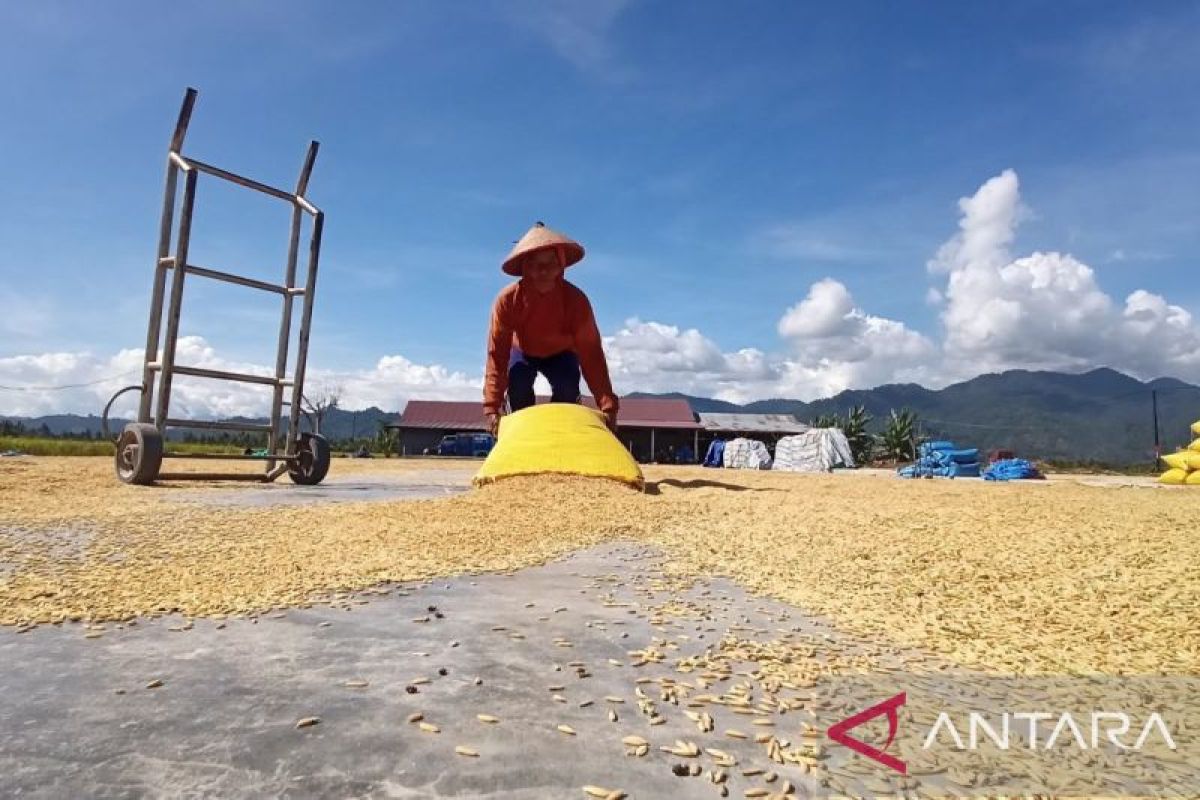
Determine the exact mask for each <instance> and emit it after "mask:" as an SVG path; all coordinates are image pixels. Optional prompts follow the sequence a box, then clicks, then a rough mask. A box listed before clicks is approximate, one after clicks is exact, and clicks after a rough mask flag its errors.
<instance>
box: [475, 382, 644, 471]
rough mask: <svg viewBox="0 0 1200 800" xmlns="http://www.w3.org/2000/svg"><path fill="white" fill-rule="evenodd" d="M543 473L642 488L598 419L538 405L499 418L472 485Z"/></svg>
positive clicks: (570, 406)
mask: <svg viewBox="0 0 1200 800" xmlns="http://www.w3.org/2000/svg"><path fill="white" fill-rule="evenodd" d="M547 472H553V473H560V474H565V475H588V476H593V477H597V478H611V479H612V480H615V481H621V482H622V483H627V484H629V485H630V486H633V487H635V488H637V489H641V488H642V487H643V486H644V483H645V481H644V479H643V478H642V471H641V469H640V468H639V467H638V465H637V462H636V461H634V460H633V456H631V455H630V454H629V451H628V450H626V449H625V448H624V447H623V446H622V445H621V443H620V441H618V440H617V437H615V436H613V435H612V432H611V431H610V430H609V429H608V427H607V426H606V425H605V424H604V415H603V414H601V413H600V412H599V411H596V410H594V409H591V408H588V407H587V406H581V405H576V404H574V403H542V404H540V405H534V406H530V407H528V408H523V409H521V410H520V411H517V412H515V413H512V414H508V415H506V416H504V417H501V418H500V430H499V436H498V437H497V439H496V446H495V447H493V448H492V452H491V453H490V454H488V457H487V460H485V461H484V462H483V466H482V467H481V468H480V469H479V473H478V474H476V476H475V480H474V484H475V485H476V486H482V485H483V484H485V483H490V482H492V481H495V480H499V479H501V478H508V477H511V476H513V475H538V474H541V473H547Z"/></svg>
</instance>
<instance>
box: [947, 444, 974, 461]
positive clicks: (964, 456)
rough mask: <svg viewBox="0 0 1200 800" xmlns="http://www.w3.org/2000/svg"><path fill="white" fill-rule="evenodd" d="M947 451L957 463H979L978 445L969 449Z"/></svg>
mask: <svg viewBox="0 0 1200 800" xmlns="http://www.w3.org/2000/svg"><path fill="white" fill-rule="evenodd" d="M946 453H947V455H949V456H950V460H951V461H953V462H954V463H955V464H978V463H979V448H977V447H972V448H970V449H968V450H948V451H946Z"/></svg>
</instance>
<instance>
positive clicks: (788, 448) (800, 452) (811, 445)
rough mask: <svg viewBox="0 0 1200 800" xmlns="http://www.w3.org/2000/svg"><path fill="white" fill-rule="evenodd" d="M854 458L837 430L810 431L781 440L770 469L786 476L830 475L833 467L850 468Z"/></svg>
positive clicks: (847, 444) (815, 429)
mask: <svg viewBox="0 0 1200 800" xmlns="http://www.w3.org/2000/svg"><path fill="white" fill-rule="evenodd" d="M853 466H854V456H853V455H851V454H850V443H849V442H848V441H846V434H844V433H842V432H841V430H839V429H837V428H813V429H811V430H809V431H806V432H805V433H800V434H796V435H795V436H784V437H783V438H782V439H780V440H779V442H778V443H777V444H776V445H775V465H774V466H773V467H772V469H779V470H786V471H788V472H830V471H832V470H833V468H834V467H853Z"/></svg>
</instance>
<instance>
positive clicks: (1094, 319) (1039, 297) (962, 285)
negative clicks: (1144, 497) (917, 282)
mask: <svg viewBox="0 0 1200 800" xmlns="http://www.w3.org/2000/svg"><path fill="white" fill-rule="evenodd" d="M959 208H960V209H961V211H962V218H961V219H960V221H959V232H958V233H957V234H956V235H955V236H954V237H952V238H951V239H950V240H949V241H947V242H946V243H945V244H944V245H942V247H941V249H940V250H939V251H938V254H937V256H936V257H935V258H934V259H933V260H931V261H930V262H929V264H928V267H929V270H930V272H932V273H933V274H935V275H944V276H945V277H946V287H945V289H944V290H939V291H941V293H942V294H943V295H944V299H945V305H944V309H943V311H942V324H943V330H944V339H943V350H944V353H945V357H946V368H945V378H947V379H951V378H965V377H970V376H972V375H976V374H979V373H980V372H986V371H994V370H1002V369H1010V368H1021V367H1025V368H1042V369H1066V370H1077V369H1086V368H1091V367H1096V366H1102V365H1103V366H1111V367H1114V368H1116V369H1120V370H1122V371H1125V372H1128V373H1131V374H1133V375H1136V376H1139V377H1142V378H1150V377H1157V376H1158V375H1162V374H1172V375H1177V376H1179V377H1182V378H1185V379H1190V380H1195V379H1197V378H1200V372H1198V370H1197V364H1198V360H1200V331H1198V330H1197V328H1196V326H1195V325H1194V323H1193V320H1192V317H1191V315H1190V314H1188V312H1187V311H1185V310H1184V309H1182V308H1180V307H1178V306H1172V305H1170V304H1168V303H1167V302H1166V301H1165V300H1164V299H1163V298H1161V297H1158V296H1157V295H1153V294H1150V293H1148V292H1145V291H1142V290H1138V291H1135V292H1133V293H1132V294H1130V295H1129V297H1128V298H1127V299H1126V301H1125V303H1124V309H1122V308H1121V304H1119V303H1117V302H1114V300H1113V299H1112V298H1111V297H1110V296H1109V295H1108V294H1106V293H1105V292H1104V291H1103V289H1102V288H1101V287H1100V285H1099V283H1098V282H1097V280H1096V273H1095V271H1094V270H1093V269H1092V268H1091V267H1090V266H1088V265H1087V264H1085V263H1083V262H1082V261H1080V260H1079V259H1077V258H1075V257H1074V256H1071V255H1069V254H1065V253H1060V252H1034V253H1032V254H1031V255H1028V256H1024V257H1021V258H1016V259H1013V258H1012V255H1011V253H1010V250H1011V247H1012V244H1013V242H1014V241H1015V239H1016V232H1017V227H1018V225H1019V224H1020V222H1021V221H1022V219H1023V218H1025V217H1026V216H1027V214H1028V212H1026V211H1025V210H1024V208H1023V207H1022V205H1021V198H1020V183H1019V181H1018V178H1017V175H1016V173H1015V172H1013V171H1012V170H1005V171H1004V172H1003V173H1001V174H1000V175H998V176H996V177H994V178H991V179H990V180H988V181H986V182H985V183H984V184H983V185H982V186H981V187H980V188H979V190H978V191H977V192H976V193H975V194H974V195H973V196H971V197H966V198H963V199H962V200H960V201H959Z"/></svg>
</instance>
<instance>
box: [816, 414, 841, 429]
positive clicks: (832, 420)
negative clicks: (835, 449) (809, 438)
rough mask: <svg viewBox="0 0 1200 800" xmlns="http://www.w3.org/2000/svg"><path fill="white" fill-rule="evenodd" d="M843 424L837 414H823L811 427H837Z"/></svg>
mask: <svg viewBox="0 0 1200 800" xmlns="http://www.w3.org/2000/svg"><path fill="white" fill-rule="evenodd" d="M840 426H841V420H839V419H838V416H837V414H821V415H820V416H818V417H817V418H816V419H814V420H813V421H812V425H811V426H810V427H813V428H837V427H840Z"/></svg>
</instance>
